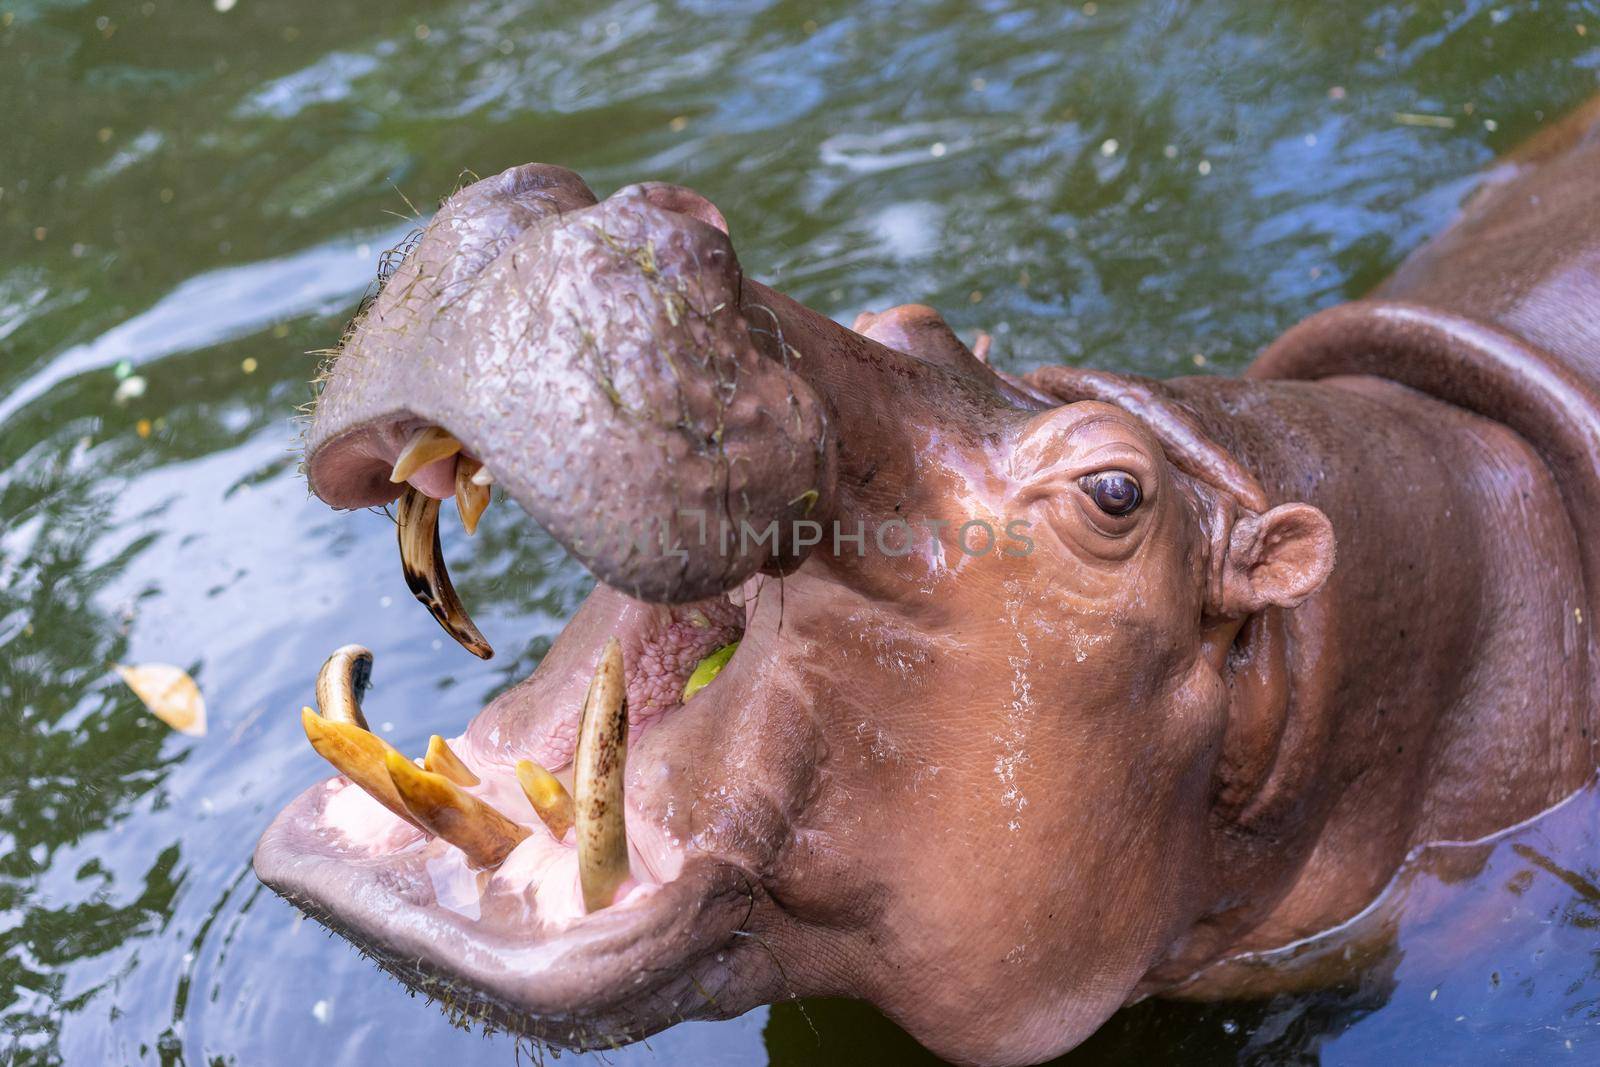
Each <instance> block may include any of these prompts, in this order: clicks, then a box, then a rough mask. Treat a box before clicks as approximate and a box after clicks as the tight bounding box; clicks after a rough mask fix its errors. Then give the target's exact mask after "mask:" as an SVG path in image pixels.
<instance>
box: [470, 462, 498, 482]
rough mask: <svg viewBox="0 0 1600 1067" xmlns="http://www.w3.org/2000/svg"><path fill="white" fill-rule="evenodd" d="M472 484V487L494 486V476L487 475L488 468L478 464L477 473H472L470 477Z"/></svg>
mask: <svg viewBox="0 0 1600 1067" xmlns="http://www.w3.org/2000/svg"><path fill="white" fill-rule="evenodd" d="M472 484H473V485H493V484H494V475H493V474H490V473H489V468H488V467H485V466H483V465H482V464H479V465H478V470H477V472H476V473H474V474H473V476H472Z"/></svg>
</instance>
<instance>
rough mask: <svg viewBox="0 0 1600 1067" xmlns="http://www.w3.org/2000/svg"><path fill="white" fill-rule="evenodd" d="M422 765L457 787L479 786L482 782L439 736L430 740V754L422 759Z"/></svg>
mask: <svg viewBox="0 0 1600 1067" xmlns="http://www.w3.org/2000/svg"><path fill="white" fill-rule="evenodd" d="M422 765H423V767H425V768H427V769H428V770H430V771H432V772H433V773H434V774H442V775H444V776H445V777H446V778H448V779H450V780H451V781H452V782H454V783H455V784H456V785H477V784H478V783H479V782H480V781H482V779H480V778H479V777H478V776H477V775H476V774H473V773H472V770H471V769H470V768H469V767H468V766H467V765H466V764H465V763H462V762H461V757H460V756H458V755H456V754H455V753H454V752H452V751H450V746H449V745H447V744H445V742H444V738H442V737H440V736H439V735H438V734H434V735H433V736H432V737H430V738H428V754H427V755H426V756H423V757H422Z"/></svg>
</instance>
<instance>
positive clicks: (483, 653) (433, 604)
mask: <svg viewBox="0 0 1600 1067" xmlns="http://www.w3.org/2000/svg"><path fill="white" fill-rule="evenodd" d="M396 519H397V522H398V525H399V537H400V566H401V568H402V569H403V570H404V571H405V576H406V585H407V586H408V587H409V588H410V590H411V592H412V594H413V595H414V596H415V597H416V598H417V599H418V600H420V601H422V603H423V604H424V605H425V606H426V607H427V609H428V610H429V611H431V612H432V613H433V617H434V618H435V619H438V620H439V625H440V626H443V627H444V629H445V632H446V633H448V634H449V635H450V636H451V637H453V638H455V639H456V640H457V641H459V642H460V643H461V647H462V648H465V649H466V650H467V651H468V652H471V653H472V654H473V655H474V656H477V657H478V658H479V659H488V658H489V657H490V656H492V655H494V649H492V648H490V647H489V642H487V641H485V640H484V639H483V634H482V633H480V632H479V631H478V628H477V627H476V626H474V625H473V623H472V620H471V619H470V618H468V616H467V612H466V609H465V608H463V607H462V606H461V598H460V597H458V596H456V590H455V586H453V585H451V584H450V572H449V571H447V570H445V566H444V553H443V552H441V551H440V550H439V502H438V501H437V500H435V499H434V498H433V497H431V496H429V495H428V494H426V493H424V492H422V491H421V490H420V489H418V488H416V487H415V486H407V487H406V490H405V492H403V493H401V494H400V507H399V511H398V514H397V515H396Z"/></svg>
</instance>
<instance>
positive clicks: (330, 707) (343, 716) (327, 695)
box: [317, 645, 372, 730]
mask: <svg viewBox="0 0 1600 1067" xmlns="http://www.w3.org/2000/svg"><path fill="white" fill-rule="evenodd" d="M371 683H372V653H371V651H369V650H368V649H366V648H363V647H362V646H361V645H345V646H344V647H343V648H336V649H334V651H333V655H331V656H329V657H328V658H327V660H325V661H324V662H323V664H322V669H321V670H319V671H318V672H317V708H318V710H319V711H321V712H322V717H323V718H325V719H327V720H329V721H330V722H347V723H350V724H351V725H352V726H359V727H361V729H363V730H365V729H368V726H367V718H366V716H365V715H363V714H361V698H362V697H363V696H364V695H366V692H367V686H368V685H370V684H371Z"/></svg>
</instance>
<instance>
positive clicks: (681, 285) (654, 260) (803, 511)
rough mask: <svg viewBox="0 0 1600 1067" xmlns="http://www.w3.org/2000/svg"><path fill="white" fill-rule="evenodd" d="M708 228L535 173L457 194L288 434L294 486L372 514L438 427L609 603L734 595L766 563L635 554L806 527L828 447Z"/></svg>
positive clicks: (816, 406)
mask: <svg viewBox="0 0 1600 1067" xmlns="http://www.w3.org/2000/svg"><path fill="white" fill-rule="evenodd" d="M661 204H666V205H668V206H665V207H664V206H660V205H661ZM687 212H693V213H692V214H691V213H687ZM702 218H706V219H710V220H711V222H710V223H708V222H705V221H701V219H702ZM717 222H720V215H718V214H717V213H716V211H715V209H714V208H711V207H710V205H708V204H705V203H704V201H700V200H699V199H698V198H697V197H694V196H693V194H689V193H687V191H686V190H679V189H676V188H675V187H671V186H660V185H641V186H634V187H630V188H628V189H624V190H622V191H620V192H619V193H617V194H616V195H614V196H612V197H610V198H609V199H607V200H605V201H604V202H599V203H596V202H595V200H594V197H593V195H592V194H591V193H590V192H589V191H588V189H587V188H586V187H585V186H584V185H583V183H582V182H581V180H579V179H578V178H577V176H576V175H573V174H571V172H568V171H563V170H560V169H559V168H554V167H543V166H536V165H535V166H528V167H519V168H515V169H513V170H511V171H507V172H506V173H505V174H502V175H500V176H498V177H496V178H493V179H490V180H488V181H486V182H481V183H478V184H477V185H473V186H469V187H468V188H467V189H465V190H463V191H462V192H461V193H459V194H457V195H456V197H454V198H452V200H451V201H449V202H448V203H447V204H446V205H445V207H444V208H443V210H442V211H441V212H440V214H439V216H438V217H437V218H435V219H434V220H433V222H432V223H431V224H430V225H429V226H428V227H427V229H426V230H425V231H424V233H423V234H422V236H421V239H420V241H418V243H417V244H416V247H415V248H414V250H413V251H412V252H411V253H410V254H409V255H408V256H407V257H406V259H405V261H404V262H403V263H402V264H401V265H400V266H399V267H398V269H396V270H395V271H394V272H393V274H392V276H391V277H389V278H388V280H387V282H386V283H385V284H384V286H383V288H382V289H381V291H380V292H379V293H378V294H377V296H376V298H375V299H374V300H373V301H372V303H371V306H370V307H369V308H368V309H367V310H366V311H365V313H364V314H363V315H362V316H361V317H360V318H359V320H358V321H357V323H356V324H355V326H354V328H353V329H352V331H351V333H350V334H349V337H348V339H347V341H346V343H345V345H344V347H343V350H342V351H341V352H340V354H339V356H338V357H337V361H336V363H335V365H334V369H333V373H332V374H331V375H329V376H328V378H327V381H326V387H325V389H324V392H323V394H322V396H321V398H320V399H319V401H318V403H317V408H316V417H315V419H314V421H313V422H312V425H311V428H310V431H309V433H308V435H307V441H306V470H307V475H308V477H309V479H310V482H311V486H312V489H313V491H315V492H316V493H317V494H318V495H319V496H321V497H322V498H323V499H324V500H326V501H327V502H328V503H330V504H333V505H334V506H336V507H364V506H370V505H373V504H380V503H385V502H387V501H389V500H391V499H393V498H394V497H395V496H396V495H397V493H398V487H397V486H396V485H395V484H393V483H391V481H390V473H391V467H392V465H393V461H394V459H395V457H396V453H397V451H398V450H399V448H401V447H402V446H403V443H404V441H405V440H406V439H407V438H408V437H409V435H411V434H412V433H414V432H415V431H416V430H417V429H419V428H422V427H430V426H437V427H442V428H444V429H445V430H446V431H448V432H449V433H450V434H451V435H453V436H454V437H455V438H456V440H458V441H459V442H460V444H461V445H462V447H463V448H464V450H465V452H466V453H467V454H469V455H470V456H471V457H472V458H473V459H474V460H476V461H477V462H479V463H482V464H484V465H485V466H486V467H487V468H488V470H489V472H490V475H491V476H492V477H493V479H494V482H495V483H496V484H498V485H499V486H500V487H501V488H502V489H503V491H504V492H505V493H506V494H508V495H509V496H510V497H511V498H512V499H514V500H515V501H517V503H519V504H520V505H521V506H522V507H523V508H524V509H525V510H526V511H527V512H528V513H529V514H530V515H532V516H533V517H534V518H535V519H536V520H537V521H538V522H539V523H540V524H541V525H542V526H544V527H545V528H546V529H547V530H549V531H550V532H551V533H552V534H553V535H554V536H555V537H556V538H557V539H558V540H559V541H561V543H562V544H563V545H565V546H566V547H567V548H568V549H569V550H570V551H572V552H573V553H574V555H576V556H577V557H578V558H579V559H580V560H582V561H583V562H584V563H585V564H586V565H587V566H588V567H589V568H590V569H591V570H593V571H594V572H595V574H596V575H597V576H599V577H600V579H601V580H602V581H605V582H606V583H608V584H610V585H612V586H613V587H615V588H618V589H622V590H625V591H628V592H630V593H632V594H634V595H636V596H640V597H643V598H646V599H651V600H668V601H688V600H695V599H699V598H701V597H705V596H710V595H713V594H717V593H721V592H723V591H724V590H726V589H729V588H732V587H734V586H737V585H738V584H739V583H740V582H742V581H743V580H744V579H745V578H746V577H748V576H749V575H750V574H751V573H753V572H754V571H755V570H756V569H757V568H758V567H760V566H762V565H763V564H765V563H767V562H768V561H769V556H770V548H764V547H761V546H755V547H752V546H750V545H749V544H748V543H746V544H744V545H739V544H737V543H735V544H734V545H733V547H732V548H731V549H730V550H729V551H725V552H718V553H694V554H690V555H688V556H684V557H676V556H672V555H666V554H663V553H661V552H640V551H637V546H638V545H640V544H641V543H645V544H648V543H650V542H651V541H652V540H655V541H658V542H659V540H660V539H661V538H662V537H663V536H664V535H665V536H667V537H669V538H671V537H676V538H677V539H679V540H683V539H684V536H683V535H684V534H685V533H686V532H687V531H689V529H690V528H691V526H693V527H695V528H696V529H698V528H699V527H700V526H703V525H704V523H706V522H707V521H709V522H710V523H711V524H712V527H713V528H715V527H716V526H717V525H718V524H726V525H729V526H731V527H733V528H735V529H737V528H738V526H739V524H740V523H745V524H748V525H750V526H752V527H755V528H761V527H763V526H765V525H766V524H768V523H770V522H774V521H778V522H783V521H787V520H790V519H795V518H801V517H804V516H808V515H813V514H821V513H825V512H826V511H827V509H828V508H829V507H830V506H831V503H832V493H833V467H834V454H835V441H834V435H833V431H832V428H831V426H830V424H829V421H828V417H827V414H826V411H825V409H824V406H823V405H822V404H821V403H820V402H819V399H818V397H817V396H816V394H815V393H814V392H813V391H812V389H811V387H810V386H809V385H808V384H807V383H806V382H805V381H804V379H802V378H801V377H800V376H799V375H797V374H796V373H794V372H793V371H792V370H791V369H789V366H788V364H790V363H791V362H792V361H793V359H795V358H797V357H798V353H797V352H796V351H795V349H794V348H793V347H792V345H790V346H789V347H785V345H786V342H785V339H784V338H783V337H781V336H780V335H779V333H778V332H776V331H774V330H773V329H772V323H771V322H770V321H762V322H757V323H752V322H750V321H747V316H746V309H745V307H744V305H743V303H742V299H741V296H742V294H741V282H742V277H741V272H740V270H739V264H738V260H737V257H736V256H735V254H734V251H733V248H732V246H731V245H730V244H729V242H728V238H727V235H726V233H725V232H723V231H722V230H721V229H718V228H717V227H716V225H714V223H717Z"/></svg>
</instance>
